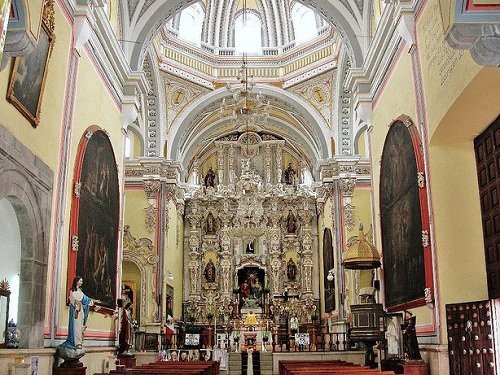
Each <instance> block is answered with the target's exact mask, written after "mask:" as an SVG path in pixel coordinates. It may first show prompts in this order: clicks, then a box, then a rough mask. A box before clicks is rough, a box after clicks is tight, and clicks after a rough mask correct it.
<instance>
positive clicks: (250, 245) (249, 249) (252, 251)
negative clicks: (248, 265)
mask: <svg viewBox="0 0 500 375" xmlns="http://www.w3.org/2000/svg"><path fill="white" fill-rule="evenodd" d="M253 243H254V241H253V240H252V241H250V242H249V243H248V244H247V249H246V253H247V254H255V248H254V244H253Z"/></svg>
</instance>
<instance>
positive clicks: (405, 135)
mask: <svg viewBox="0 0 500 375" xmlns="http://www.w3.org/2000/svg"><path fill="white" fill-rule="evenodd" d="M420 144H421V142H420V139H419V136H418V131H417V129H416V127H415V126H414V125H413V123H412V122H411V121H410V120H409V119H405V118H403V120H395V121H394V123H392V124H391V127H390V129H389V132H388V134H387V137H386V140H385V144H384V149H383V153H382V162H381V170H380V209H381V215H380V219H381V228H382V251H383V261H384V283H385V301H386V305H387V307H388V309H389V311H399V310H401V309H406V308H411V307H416V306H422V305H425V303H426V301H425V299H424V291H425V290H426V289H427V288H432V283H433V276H432V260H431V255H430V243H429V241H428V240H427V241H424V240H423V238H424V236H423V233H429V215H428V208H427V196H426V190H425V187H424V184H423V183H420V182H419V181H418V176H423V170H424V167H423V156H422V155H421V152H420V151H419V150H420V146H419V145H420Z"/></svg>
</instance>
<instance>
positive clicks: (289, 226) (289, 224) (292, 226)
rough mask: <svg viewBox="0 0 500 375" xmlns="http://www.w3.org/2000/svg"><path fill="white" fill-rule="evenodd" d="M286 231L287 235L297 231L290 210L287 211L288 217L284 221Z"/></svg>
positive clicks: (293, 216)
mask: <svg viewBox="0 0 500 375" xmlns="http://www.w3.org/2000/svg"><path fill="white" fill-rule="evenodd" d="M286 230H287V231H288V233H295V231H296V230H297V223H296V220H295V215H294V214H293V213H292V210H288V217H287V219H286Z"/></svg>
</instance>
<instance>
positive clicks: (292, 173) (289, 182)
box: [285, 163, 295, 185]
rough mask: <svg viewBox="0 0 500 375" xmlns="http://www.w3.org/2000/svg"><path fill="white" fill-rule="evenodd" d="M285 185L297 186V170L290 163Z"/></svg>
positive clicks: (286, 172) (286, 171) (286, 170)
mask: <svg viewBox="0 0 500 375" xmlns="http://www.w3.org/2000/svg"><path fill="white" fill-rule="evenodd" d="M285 183H286V184H287V185H294V184H295V169H293V167H292V163H288V168H287V169H285Z"/></svg>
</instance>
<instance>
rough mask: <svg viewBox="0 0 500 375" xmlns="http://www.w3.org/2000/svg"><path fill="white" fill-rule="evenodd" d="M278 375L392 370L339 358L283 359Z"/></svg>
mask: <svg viewBox="0 0 500 375" xmlns="http://www.w3.org/2000/svg"><path fill="white" fill-rule="evenodd" d="M279 374H280V375H336V374H339V375H340V374H343V375H358V374H359V375H375V374H377V375H378V374H386V375H388V374H394V372H392V371H383V372H380V371H379V370H378V369H371V368H369V367H365V366H360V365H354V364H352V363H348V362H344V361H339V360H318V361H312V360H303V361H298V360H284V361H279Z"/></svg>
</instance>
